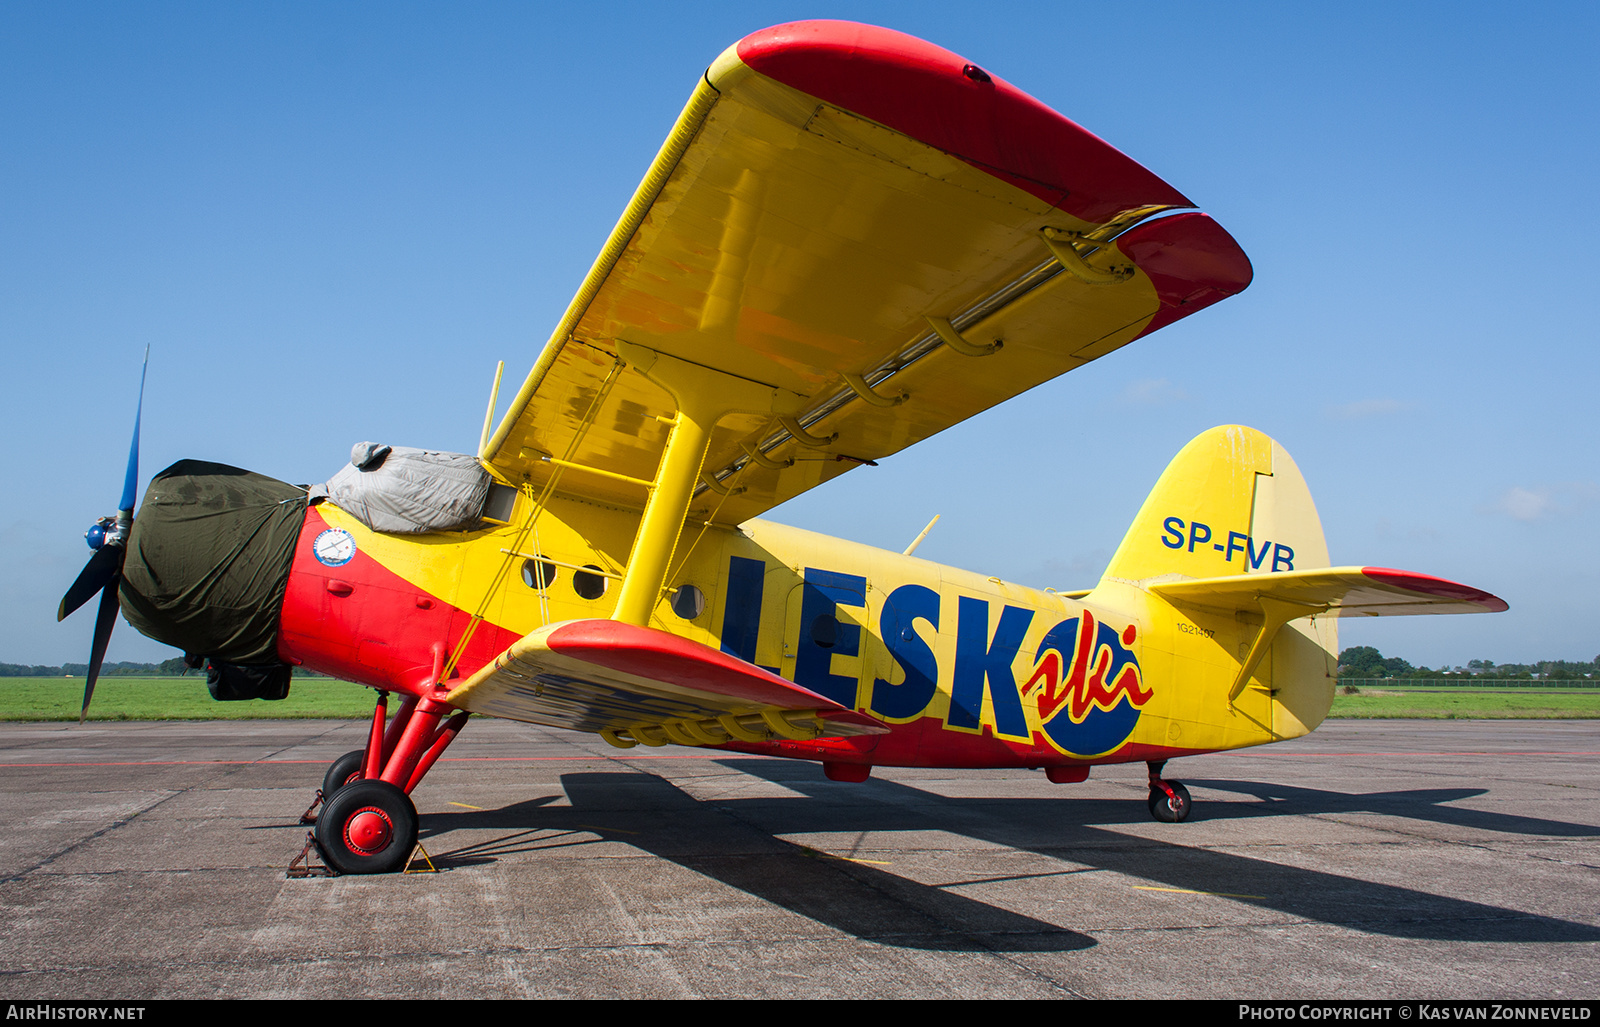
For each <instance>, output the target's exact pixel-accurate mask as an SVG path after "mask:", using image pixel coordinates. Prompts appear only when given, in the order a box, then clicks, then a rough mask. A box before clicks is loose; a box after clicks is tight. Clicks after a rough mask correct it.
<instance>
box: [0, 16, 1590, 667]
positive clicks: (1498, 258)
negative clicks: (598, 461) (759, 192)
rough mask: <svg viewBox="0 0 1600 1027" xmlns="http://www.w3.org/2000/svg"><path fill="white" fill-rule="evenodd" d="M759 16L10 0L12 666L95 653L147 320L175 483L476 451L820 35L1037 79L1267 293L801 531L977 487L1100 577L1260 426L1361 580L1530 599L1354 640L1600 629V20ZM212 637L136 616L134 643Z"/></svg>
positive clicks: (1078, 381) (2, 264)
mask: <svg viewBox="0 0 1600 1027" xmlns="http://www.w3.org/2000/svg"><path fill="white" fill-rule="evenodd" d="M735 7H736V10H734V11H731V12H728V13H719V12H713V11H694V10H688V9H686V8H685V7H684V5H656V4H638V5H628V4H621V5H618V4H612V5H606V4H594V5H549V6H546V5H541V4H532V3H519V4H493V3H461V2H456V3H436V4H403V3H382V4H364V3H340V4H303V3H258V4H250V3H230V4H215V3H194V4H180V3H161V4H154V3H135V4H121V5H111V4H98V3H97V4H75V3H65V2H63V3H50V4H44V3H11V4H6V5H3V6H0V139H3V140H4V143H3V144H0V347H3V352H4V354H5V366H6V368H7V373H6V380H7V382H8V383H9V385H10V388H8V389H7V390H6V391H7V402H6V403H5V404H3V405H0V427H3V430H4V432H5V437H6V438H7V439H8V440H10V442H11V445H10V446H8V447H7V456H6V460H5V469H6V472H7V473H6V477H7V479H8V481H9V483H10V487H9V488H7V489H5V490H4V492H3V494H0V661H6V662H20V663H52V664H54V663H61V662H66V661H72V662H77V661H82V660H84V659H86V658H87V652H88V639H89V634H90V630H91V622H92V619H93V618H92V613H90V612H87V611H86V612H81V613H79V614H78V615H77V616H76V617H74V618H72V619H70V620H69V621H67V622H66V623H65V624H62V625H57V624H56V623H55V621H54V610H55V606H56V603H57V601H58V600H59V598H60V595H61V593H62V592H63V591H64V590H65V588H66V586H67V585H68V584H69V583H70V582H71V580H72V578H73V577H74V576H75V575H76V574H77V572H78V570H79V568H80V567H81V566H82V565H83V563H84V561H85V560H86V559H87V557H88V554H89V551H88V550H87V549H86V548H85V547H84V545H83V542H82V533H83V530H84V529H85V528H86V527H87V526H88V525H89V523H91V522H92V521H93V519H94V518H95V517H97V516H99V515H100V514H102V513H105V512H109V511H110V509H111V508H112V507H113V506H114V505H115V502H116V499H117V495H118V492H119V490H120V484H121V476H122V467H123V462H124V460H125V458H126V447H127V439H128V433H129V431H130V429H131V422H132V416H133V406H134V400H135V389H136V387H137V381H138V367H139V359H140V355H141V353H142V352H143V349H144V347H145V345H146V344H149V345H150V346H151V347H152V355H151V364H150V385H149V389H148V393H147V396H146V402H145V421H144V452H143V458H142V459H143V470H144V472H145V473H144V476H143V480H147V479H148V475H149V473H150V472H153V471H155V470H158V469H160V468H161V467H163V466H165V465H166V464H168V463H170V462H172V461H173V460H176V459H179V458H182V457H197V458H203V459H212V460H220V461H224V462H227V463H233V464H237V465H239V466H243V467H248V468H251V469H252V470H257V471H261V472H263V473H267V474H271V475H273V476H276V477H279V478H283V479H285V480H289V481H297V482H305V481H319V480H322V479H324V478H326V477H327V476H329V475H330V474H332V473H333V472H334V471H335V470H337V469H338V467H339V466H340V465H341V464H342V463H343V462H344V460H345V459H346V456H347V454H348V452H349V447H350V445H351V443H353V442H356V441H360V440H363V439H375V440H380V441H384V442H389V443H393V444H400V445H415V446H428V447H433V448H443V449H457V450H463V451H470V450H472V449H473V448H474V447H475V445H476V441H477V437H478V432H479V429H480V427H481V425H482V421H483V412H484V406H485V403H486V402H487V399H488V390H489V384H490V379H491V377H492V374H493V370H494V364H495V361H496V360H499V359H504V360H505V361H506V364H507V377H508V380H510V381H520V379H521V377H522V376H523V375H524V374H525V373H526V370H527V368H528V367H529V366H530V365H531V364H532V362H533V359H534V357H535V355H536V354H537V352H538V350H539V348H540V346H541V345H542V344H543V342H544V340H545V338H546V336H547V334H548V332H549V330H550V328H551V326H552V325H553V324H554V322H555V321H556V319H557V318H558V317H559V315H560V313H561V311H562V310H563V309H564V307H565V305H566V303H567V300H568V299H569V298H570V297H571V295H572V292H573V291H574V290H575V289H576V287H577V284H578V282H579V280H580V279H581V277H582V275H583V274H584V272H585V271H586V270H587V268H588V266H589V264H590V262H591V261H592V260H593V258H594V255H595V253H596V251H597V250H598V249H599V247H600V244H601V243H602V241H603V240H604V239H605V236H606V234H607V233H608V231H609V230H610V227H611V225H612V224H613V222H614V221H615V219H616V217H617V215H618V214H619V213H620V212H621V209H622V206H623V204H624V203H625V202H626V200H627V198H628V197H629V196H630V195H631V193H632V190H633V188H634V186H635V185H636V184H637V182H638V179H639V176H640V175H641V174H642V173H643V171H644V169H645V167H646V165H647V164H648V162H649V160H650V158H651V157H652V156H653V154H654V153H655V150H656V148H657V146H659V144H660V142H661V140H662V138H663V137H664V136H665V134H666V132H667V130H668V128H669V127H670V126H671V124H672V121H673V119H674V117H675V116H676V114H677V111H678V109H679V108H680V107H681V105H682V103H683V101H684V100H685V99H686V98H687V96H688V94H689V91H690V89H691V88H692V87H693V85H694V81H695V77H696V75H697V74H698V73H699V72H700V71H701V70H702V69H703V68H704V67H705V66H706V65H707V64H708V63H709V62H710V61H711V60H712V58H714V57H715V56H716V55H717V53H718V52H720V51H721V50H722V48H723V47H725V46H727V45H728V44H730V43H732V42H734V41H736V40H737V39H739V38H740V37H741V36H743V35H745V34H747V33H749V32H752V31H754V30H756V29H759V28H763V27H765V26H767V25H770V24H775V23H778V22H783V21H791V20H796V19H799V18H808V17H840V18H850V19H853V20H857V21H866V22H874V23H877V24H882V25H887V26H890V27H892V28H897V29H900V30H902V31H906V32H910V33H912V34H914V35H919V36H922V37H923V38H926V39H929V40H931V41H933V42H935V43H938V44H940V45H942V46H945V47H948V48H950V49H952V50H955V51H956V52H958V53H961V54H963V55H965V56H966V57H967V58H968V59H970V60H972V61H974V62H975V63H977V64H979V65H981V66H983V67H984V68H986V69H988V70H989V71H991V72H992V73H994V74H997V75H999V76H1001V77H1003V78H1006V79H1008V80H1010V81H1012V82H1013V83H1015V84H1017V85H1018V86H1020V87H1021V88H1023V89H1025V90H1027V91H1029V92H1031V93H1033V94H1034V95H1035V96H1037V97H1039V98H1040V99H1042V100H1044V101H1045V102H1047V103H1049V104H1050V105H1052V106H1053V107H1055V108H1056V109H1057V110H1059V111H1061V112H1062V113H1063V114H1065V115H1067V116H1068V117H1070V118H1072V119H1074V120H1076V121H1078V122H1079V123H1080V124H1082V125H1084V126H1085V127H1087V128H1088V129H1090V130H1091V131H1093V132H1096V133H1098V134H1099V135H1101V136H1103V137H1104V138H1106V139H1107V140H1108V141H1110V142H1111V143H1112V144H1113V145H1115V146H1117V147H1119V148H1121V149H1122V150H1124V151H1125V152H1127V153H1128V154H1130V155H1131V156H1132V157H1134V158H1135V159H1136V160H1139V161H1140V162H1141V163H1143V164H1145V165H1146V166H1147V167H1149V168H1150V169H1152V170H1153V171H1155V172H1156V173H1157V174H1159V175H1161V176H1162V177H1163V178H1166V179H1167V180H1168V181H1170V182H1171V183H1172V184H1174V185H1175V186H1177V187H1178V188H1179V189H1181V190H1182V191H1183V192H1185V193H1186V194H1187V195H1189V196H1190V197H1192V198H1193V199H1194V200H1195V201H1196V202H1197V203H1199V204H1200V205H1201V207H1202V208H1203V209H1205V210H1207V211H1209V212H1210V213H1211V214H1212V215H1213V216H1214V217H1216V218H1217V220H1219V221H1220V222H1221V223H1222V224H1223V225H1224V226H1225V227H1227V228H1228V229H1229V230H1230V231H1231V232H1232V233H1233V234H1234V236H1235V237H1236V238H1237V239H1238V240H1239V241H1240V243H1241V244H1242V245H1243V246H1244V249H1245V251H1246V252H1247V253H1248V254H1249V255H1250V257H1251V260H1252V261H1253V263H1254V265H1255V269H1256V280H1255V283H1254V285H1252V287H1251V288H1250V289H1249V290H1248V291H1247V292H1246V293H1245V294H1244V295H1242V296H1240V297H1238V298H1236V299H1233V300H1230V301H1228V302H1226V303H1223V304H1221V305H1219V306H1217V307H1214V308H1212V309H1210V310H1207V311H1204V312H1202V313H1201V314H1199V315H1197V316H1195V317H1193V318H1191V319H1189V320H1187V321H1184V322H1180V323H1179V324H1178V325H1175V326H1173V327H1171V328H1168V329H1166V330H1165V331H1163V332H1160V333H1158V334H1157V335H1154V336H1152V337H1150V338H1148V339H1145V340H1142V341H1141V342H1140V343H1138V344H1137V345H1135V346H1131V347H1128V348H1127V349H1125V350H1123V351H1121V352H1119V353H1116V354H1114V355H1112V356H1111V357H1108V358H1106V359H1104V360H1102V361H1099V362H1097V363H1095V364H1093V365H1090V366H1089V367H1086V368H1084V369H1081V370H1079V371H1077V372H1074V373H1072V374H1070V375H1067V376H1065V377H1064V378H1062V379H1059V380H1058V381H1056V382H1054V383H1051V384H1049V385H1046V386H1044V387H1042V388H1040V389H1038V390H1035V391H1034V392H1032V393H1030V394H1028V395H1026V396H1024V397H1021V398H1019V399H1017V400H1014V401H1012V402H1011V403H1009V404H1006V405H1004V406H1002V407H1000V408H997V409H995V410H993V411H990V412H989V413H988V414H985V415H983V416H981V417H978V418H975V419H973V420H972V421H970V422H967V423H966V424H963V425H960V426H958V427H957V428H955V429H952V430H951V431H949V432H946V433H945V434H943V435H940V436H938V437H937V438H935V439H933V440H930V441H929V442H926V443H924V444H922V445H921V446H919V447H915V448H913V449H912V450H909V451H907V452H906V453H904V454H902V455H900V456H898V457H896V458H894V459H892V460H889V461H886V462H885V464H884V465H883V466H882V467H879V468H876V469H871V468H863V469H861V470H857V471H855V472H852V473H851V474H850V475H848V476H846V477H845V478H844V479H841V480H840V481H836V482H833V483H831V484H830V485H829V486H828V487H825V488H822V489H818V490H815V491H814V492H813V493H811V494H809V495H807V496H804V497H801V498H800V499H799V500H796V501H795V502H792V503H790V504H788V505H786V506H784V507H781V508H779V509H778V510H777V511H775V512H774V515H773V519H775V520H781V521H785V522H787V523H791V524H797V525H800V526H802V527H807V528H812V529H815V530H820V531H826V532H829V533H832V534H838V535H843V536H847V537H850V538H853V539H857V540H860V541H864V542H868V543H872V544H876V545H882V546H887V547H893V548H896V549H900V548H903V547H904V546H905V544H906V543H907V542H909V541H910V539H911V538H912V537H913V536H915V534H916V533H917V532H918V531H919V530H920V529H921V528H922V526H923V524H925V523H926V522H927V520H928V518H930V517H931V516H932V515H933V514H935V513H939V514H942V515H943V518H942V520H941V521H940V524H939V526H938V527H937V528H936V529H935V530H934V532H933V534H932V535H931V536H930V537H929V539H928V541H927V542H926V543H925V544H924V546H923V547H922V549H921V550H919V555H924V556H927V557H929V558H931V559H936V560H940V561H944V562H947V563H953V564H957V565H960V566H963V567H969V568H972V569H976V570H982V571H984V572H985V573H989V574H995V575H998V576H1002V577H1005V578H1009V579H1012V580H1016V581H1020V582H1023V583H1026V584H1033V585H1039V586H1044V585H1051V586H1055V587H1061V588H1067V587H1078V586H1087V585H1089V584H1092V583H1093V581H1094V580H1095V579H1096V578H1097V577H1098V575H1099V572H1100V570H1101V568H1102V567H1103V565H1104V563H1105V561H1106V559H1107V558H1108V557H1109V556H1110V554H1111V551H1112V550H1113V549H1114V548H1115V546H1116V544H1117V542H1118V541H1119V540H1120V538H1121V535H1122V532H1123V531H1124V529H1125V528H1126V525H1127V522H1128V521H1129V519H1131V517H1132V516H1133V514H1134V513H1135V511H1136V510H1137V509H1138V506H1139V504H1140V502H1141V501H1142V499H1143V497H1144V494H1145V493H1146V492H1147V491H1148V490H1149V488H1150V486H1151V485H1152V484H1153V483H1154V481H1155V479H1156V477H1157V475H1158V474H1159V473H1160V471H1161V469H1162V467H1164V466H1165V464H1166V461H1167V460H1168V459H1170V458H1171V456H1172V455H1173V454H1174V453H1176V452H1177V450H1178V449H1179V448H1180V447H1181V446H1182V445H1183V443H1184V442H1186V441H1187V440H1188V439H1189V438H1190V437H1191V436H1193V435H1194V434H1196V433H1198V432H1199V431H1201V430H1203V429H1205V428H1208V427H1210V426H1212V425H1215V424H1222V423H1235V422H1236V423H1244V424H1249V425H1252V426H1254V427H1257V428H1260V429H1262V430H1263V431H1266V432H1268V433H1269V434H1272V435H1274V436H1275V437H1277V438H1278V439H1279V440H1280V441H1282V442H1283V443H1284V445H1285V446H1286V447H1287V448H1288V449H1289V451H1290V452H1291V453H1292V454H1293V455H1294V456H1295V458H1296V460H1297V461H1298V462H1299V464H1300V466H1301V470H1302V471H1303V472H1304V473H1305V475H1306V478H1307V480H1308V481H1309V483H1310V485H1311V489H1312V493H1313V495H1314V496H1315V497H1316V498H1317V502H1318V506H1319V509H1320V512H1321V515H1322V520H1323V525H1324V529H1325V531H1326V533H1327V536H1328V542H1329V548H1330V552H1331V554H1332V557H1333V560H1334V562H1335V563H1358V564H1361V563H1364V564H1376V565H1380V566H1391V567H1400V568H1405V569H1409V570H1416V571H1422V572H1425V573H1431V574H1437V575H1440V576H1443V577H1448V578H1453V579H1456V580H1459V581H1465V582H1467V583H1470V584H1473V585H1477V586H1480V587H1483V588H1486V589H1489V590H1490V591H1493V592H1496V593H1497V594H1499V595H1501V596H1502V597H1504V598H1505V599H1507V600H1508V601H1509V602H1510V603H1511V607H1512V609H1511V611H1510V612H1509V613H1506V614H1501V615H1498V616H1478V617H1438V618H1393V619H1385V620H1382V621H1372V620H1366V621H1362V622H1361V623H1359V624H1349V623H1347V624H1346V625H1345V630H1344V633H1343V635H1342V639H1341V641H1342V643H1343V644H1344V645H1353V644H1364V645H1376V646H1378V647H1379V648H1381V649H1382V650H1383V651H1384V652H1385V653H1386V654H1390V655H1399V656H1403V657H1405V658H1407V659H1409V660H1411V661H1412V662H1413V663H1417V664H1427V665H1430V666H1437V665H1439V664H1441V663H1465V662H1466V661H1467V660H1468V659H1473V658H1486V659H1491V660H1494V661H1496V662H1517V661H1526V660H1532V659H1538V658H1565V659H1585V660H1587V659H1591V658H1593V657H1594V656H1595V655H1596V653H1600V632H1597V631H1596V630H1595V629H1594V627H1593V626H1592V624H1591V622H1590V621H1589V620H1588V617H1587V614H1586V612H1585V611H1586V608H1587V605H1588V604H1587V599H1588V595H1587V590H1588V588H1589V586H1590V583H1591V579H1592V578H1593V576H1594V572H1595V569H1596V567H1597V564H1600V559H1597V557H1600V542H1597V539H1596V536H1597V533H1596V531H1595V530H1594V529H1593V528H1592V524H1593V523H1594V520H1595V518H1596V514H1597V513H1600V470H1597V461H1596V457H1595V445H1596V440H1597V437H1600V431H1597V430H1596V427H1595V413H1594V402H1593V400H1594V397H1595V392H1596V383H1597V381H1600V374H1597V373H1596V372H1597V371H1600V367H1597V364H1600V357H1597V355H1596V354H1597V352H1600V347H1597V346H1596V345H1595V341H1596V340H1595V335H1596V330H1595V328H1594V327H1593V318H1592V315H1591V313H1590V309H1589V308H1590V305H1591V303H1592V300H1586V299H1585V297H1586V296H1592V295H1593V293H1592V292H1591V290H1593V289H1594V286H1593V285H1592V283H1593V282H1594V281H1595V280H1596V279H1597V278H1600V274H1597V272H1600V267H1597V258H1596V255H1595V246H1594V242H1595V240H1596V238H1597V237H1600V232H1597V231H1596V229H1597V219H1596V215H1595V212H1594V211H1595V205H1594V204H1592V203H1590V202H1589V201H1588V200H1586V199H1585V197H1586V195H1587V191H1588V189H1589V188H1592V187H1593V184H1594V181H1595V176H1596V170H1595V169H1596V167H1597V166H1600V161H1597V159H1596V158H1597V153H1596V150H1597V146H1596V136H1597V132H1596V126H1597V125H1600V110H1597V109H1596V108H1597V106H1600V104H1597V98H1600V88H1597V68H1600V13H1597V11H1600V8H1597V7H1596V6H1595V5H1593V4H1592V3H1590V4H1584V3H1573V4H1532V5H1518V6H1516V7H1515V8H1513V7H1512V6H1511V5H1499V4H1494V5H1491V4H1467V3H1454V4H1444V3H1438V4H1409V5H1393V4H1359V3H1341V4H1325V5H1309V4H1261V5H1248V4H1232V5H1230V4H1212V5H1202V4H1194V3H1173V4H1160V3H1128V4H1080V5H1071V4H1062V5H1056V6H1049V5H1046V6H1045V7H1041V6H1039V5H1027V6H1024V5H1016V4H1007V3H985V4H959V5H958V4H940V3H916V4H911V3H906V4H894V3H863V4H848V5H846V4H837V3H822V4H817V5H813V6H798V5H794V4H768V3H744V4H740V5H735ZM509 391H511V390H507V392H509ZM143 480H142V481H141V489H142V484H143ZM168 655H171V651H170V650H167V649H166V648H165V647H163V646H160V645H158V644H156V643H154V642H151V641H149V640H147V639H144V638H142V637H141V636H139V635H138V634H137V632H134V631H133V630H131V629H130V628H128V627H127V625H126V624H122V625H120V627H119V630H118V631H117V633H116V635H115V636H114V638H113V640H112V643H111V650H110V654H109V657H108V658H109V659H112V660H119V659H128V660H156V659H162V658H165V657H166V656H168Z"/></svg>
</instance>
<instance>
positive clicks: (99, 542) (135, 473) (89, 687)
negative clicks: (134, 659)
mask: <svg viewBox="0 0 1600 1027" xmlns="http://www.w3.org/2000/svg"><path fill="white" fill-rule="evenodd" d="M149 370H150V347H149V346H146V347H145V348H144V367H143V368H142V369H141V370H140V371H139V405H138V407H136V408H135V409H134V414H133V443H132V445H130V446H129V447H128V473H127V475H126V476H125V477H124V478H123V481H122V501H121V502H119V503H118V504H117V514H116V516H115V517H102V518H100V519H99V520H98V521H96V522H95V523H94V524H93V525H92V526H90V528H89V530H88V531H86V532H84V534H83V537H84V541H86V542H88V543H89V548H90V549H93V550H94V555H93V556H91V557H89V562H88V563H87V564H84V567H83V570H82V571H80V572H79V573H78V579H77V580H76V581H74V582H73V583H72V587H70V588H68V589H67V594H66V595H64V596H62V597H61V606H60V607H59V608H57V610H56V620H57V621H62V620H65V619H66V618H67V616H68V615H69V614H71V613H72V612H73V611H74V610H76V609H78V607H80V606H82V605H83V604H84V603H87V602H88V601H89V600H90V599H91V598H93V597H94V594H95V593H96V592H99V593H100V611H99V613H98V614H97V615H96V616H95V621H94V641H93V642H92V643H90V646H89V673H88V675H87V678H86V680H85V682H84V686H83V709H81V710H79V711H78V723H80V724H82V723H83V721H84V718H86V717H87V716H88V715H89V700H90V699H91V698H93V696H94V683H95V682H96V681H97V680H99V677H100V665H101V664H102V663H103V662H105V658H106V646H107V645H108V644H109V643H110V641H111V629H112V628H113V627H115V626H116V623H117V584H118V582H120V581H121V580H122V561H123V559H124V558H125V557H126V556H127V554H128V533H129V532H130V531H131V530H132V529H133V504H134V501H135V499H136V498H137V494H138V488H139V421H140V419H141V418H142V417H143V415H144V379H145V374H146V372H148V371H149Z"/></svg>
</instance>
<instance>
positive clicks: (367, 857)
mask: <svg viewBox="0 0 1600 1027" xmlns="http://www.w3.org/2000/svg"><path fill="white" fill-rule="evenodd" d="M316 834H317V848H319V849H321V850H322V858H323V859H325V860H327V861H328V865H329V866H331V867H333V868H334V869H335V870H337V871H339V872H340V873H345V874H388V873H392V872H394V871H396V870H400V869H402V868H403V867H404V866H405V863H406V860H407V859H408V858H410V856H411V850H413V849H415V848H416V846H417V808H416V807H415V806H413V805H412V804H411V798H410V796H408V795H406V793H405V792H402V791H401V790H400V789H398V788H396V787H395V786H394V785H392V784H389V783H388V782H387V781H366V780H361V781H352V782H350V783H349V784H347V785H345V786H344V787H343V788H340V789H339V791H338V792H337V793H336V794H335V795H334V796H333V798H331V799H329V800H328V803H327V805H325V806H324V807H323V808H322V815H321V816H319V817H318V818H317V830H316Z"/></svg>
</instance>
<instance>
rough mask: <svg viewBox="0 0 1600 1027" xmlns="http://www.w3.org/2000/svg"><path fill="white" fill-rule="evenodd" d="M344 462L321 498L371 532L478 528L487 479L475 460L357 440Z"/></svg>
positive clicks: (321, 488)
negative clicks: (348, 459)
mask: <svg viewBox="0 0 1600 1027" xmlns="http://www.w3.org/2000/svg"><path fill="white" fill-rule="evenodd" d="M350 460H351V462H350V464H349V465H347V466H346V467H345V468H344V470H342V471H340V472H339V473H338V474H335V475H334V476H333V477H332V478H329V479H328V481H327V482H326V483H324V484H322V485H316V486H313V487H312V489H311V498H312V499H313V500H316V499H321V498H326V499H328V500H329V501H331V502H333V503H335V504H337V505H338V507H339V508H340V509H341V510H344V511H345V512H346V513H348V514H350V515H351V516H353V517H355V518H356V519H357V520H358V521H360V522H361V523H362V524H365V525H366V526H367V527H369V528H371V529H372V530H373V531H388V532H394V533H396V534H402V535H417V534H421V533H423V532H428V531H461V530H464V529H467V528H475V527H477V526H478V523H479V520H480V518H482V516H483V502H484V500H485V499H486V498H487V497H488V495H489V484H490V482H491V481H492V479H491V478H490V477H489V472H488V471H485V470H484V469H483V468H482V467H481V466H480V465H479V464H478V459H477V457H473V456H468V455H466V454H465V453H439V452H435V451H434V450H430V449H409V448H407V447H405V446H381V445H378V444H377V443H373V442H360V443H357V444H356V446H355V447H354V448H353V449H352V450H351V451H350Z"/></svg>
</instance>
